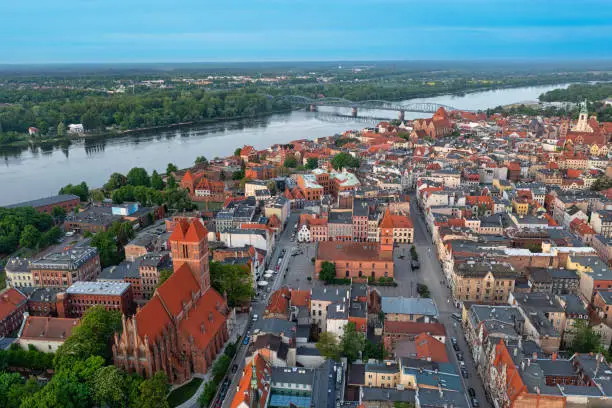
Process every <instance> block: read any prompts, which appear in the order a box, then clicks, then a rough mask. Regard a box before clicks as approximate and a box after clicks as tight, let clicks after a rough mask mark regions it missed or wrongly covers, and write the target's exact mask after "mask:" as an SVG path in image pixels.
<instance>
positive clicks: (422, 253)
mask: <svg viewBox="0 0 612 408" xmlns="http://www.w3.org/2000/svg"><path fill="white" fill-rule="evenodd" d="M410 212H411V217H412V221H413V223H414V244H415V247H416V249H417V253H418V255H419V261H420V263H421V268H420V269H419V270H417V272H416V273H415V274H416V275H417V276H418V278H417V279H418V281H419V282H420V283H424V284H425V285H427V286H428V288H429V291H430V293H431V297H432V298H433V299H434V301H435V302H436V305H437V306H438V310H439V312H440V317H439V321H440V323H442V324H443V325H444V327H445V328H446V335H447V342H446V349H447V353H448V356H449V360H450V362H452V363H454V364H455V365H456V366H457V372H458V373H459V363H458V361H457V355H456V353H455V351H454V350H453V348H452V345H451V342H450V337H455V338H456V339H457V344H458V345H459V348H460V349H461V351H462V352H463V356H464V359H465V366H466V368H467V370H468V373H469V378H468V379H467V380H466V379H464V378H463V377H461V378H462V382H463V386H464V388H465V391H466V393H467V389H468V387H471V388H473V389H474V390H475V391H476V398H477V399H478V401H479V402H480V406H481V407H490V406H491V405H490V404H489V402H488V401H487V398H486V397H485V392H484V388H483V386H482V381H481V380H480V378H479V377H478V373H477V371H476V367H475V366H474V360H473V359H472V355H471V353H470V349H469V347H468V345H467V343H466V341H465V336H464V334H463V327H462V326H461V323H459V322H457V321H455V320H454V319H453V318H452V317H451V315H452V314H453V313H460V312H461V311H460V309H457V308H455V305H454V304H453V302H452V300H451V298H452V296H451V293H450V290H449V289H448V288H447V287H446V285H445V284H442V283H440V281H441V279H444V277H443V274H442V267H441V266H440V262H439V260H438V258H437V255H436V249H435V246H434V245H433V243H432V240H431V234H430V233H429V231H428V230H427V228H426V226H425V221H424V219H423V216H422V214H421V212H420V210H419V207H418V204H417V201H416V199H415V197H414V196H413V197H412V200H411V203H410ZM409 256H410V254H409V253H408V257H409ZM403 273H408V272H407V271H406V272H404V271H399V274H400V276H396V279H397V280H398V283H400V286H402V282H404V278H403V277H402V276H401V274H403ZM410 273H412V272H410ZM398 287H399V286H398ZM404 287H405V284H404ZM405 288H406V287H405ZM406 289H408V288H406ZM404 293H408V292H407V291H406V292H404ZM459 374H460V373H459ZM466 398H467V394H466ZM468 405H469V406H471V403H470V402H469V401H468Z"/></svg>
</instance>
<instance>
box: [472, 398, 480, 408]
mask: <svg viewBox="0 0 612 408" xmlns="http://www.w3.org/2000/svg"><path fill="white" fill-rule="evenodd" d="M472 406H473V407H474V408H476V407H479V406H480V403H479V402H478V400H477V399H476V398H472Z"/></svg>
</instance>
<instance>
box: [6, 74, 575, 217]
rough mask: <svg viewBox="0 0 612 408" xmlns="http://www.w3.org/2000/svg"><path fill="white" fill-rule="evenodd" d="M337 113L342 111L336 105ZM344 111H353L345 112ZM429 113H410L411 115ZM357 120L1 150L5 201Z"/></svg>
mask: <svg viewBox="0 0 612 408" xmlns="http://www.w3.org/2000/svg"><path fill="white" fill-rule="evenodd" d="M566 86H567V85H551V86H534V87H524V88H513V89H500V90H494V91H486V92H475V93H470V94H465V95H462V96H454V95H442V96H437V97H432V98H419V99H413V100H410V102H424V101H425V102H435V103H440V104H444V105H449V106H453V107H455V108H458V109H467V110H477V109H487V108H492V107H495V106H498V105H506V104H511V103H515V102H523V101H533V100H537V98H538V96H539V95H540V94H541V93H543V92H546V91H549V90H551V89H555V88H561V87H566ZM334 111H336V112H338V110H334ZM339 113H347V112H346V111H345V110H340V111H339ZM360 113H363V114H364V115H370V116H376V117H389V118H390V119H393V118H397V113H395V112H390V111H374V112H360ZM428 116H430V115H428V114H416V113H409V112H406V118H407V119H414V118H418V117H428ZM364 126H365V125H364V124H360V123H356V122H350V121H349V122H330V121H327V120H321V119H319V118H317V117H316V116H315V115H314V114H312V113H309V112H303V111H296V112H292V113H287V114H279V115H272V116H269V117H266V118H259V119H249V120H239V121H229V122H223V123H216V124H210V125H204V126H194V127H190V128H185V129H170V130H167V129H164V130H157V131H152V132H149V133H139V134H133V135H126V136H124V137H117V138H109V139H104V140H90V141H81V142H74V143H71V144H70V145H69V146H65V147H49V148H47V149H42V148H38V149H31V150H24V151H18V150H13V151H11V150H6V151H3V150H1V149H0V156H1V159H2V160H3V164H2V165H0V205H7V204H12V203H16V202H20V201H25V200H32V199H36V198H40V197H46V196H50V195H54V194H57V192H58V190H59V189H60V187H62V186H64V185H66V184H68V183H80V182H81V181H85V182H87V184H88V185H89V186H90V187H99V186H101V185H102V184H104V183H105V182H106V181H107V180H108V177H109V175H110V174H111V173H113V172H120V173H124V174H125V173H126V172H127V171H128V170H129V169H130V168H132V167H135V166H138V167H144V168H146V169H147V170H148V171H149V172H151V171H153V170H158V171H165V169H166V166H167V164H168V163H170V162H172V163H175V164H176V165H177V166H178V167H179V168H182V167H183V168H184V167H187V166H189V165H191V164H193V162H194V160H195V158H196V157H198V156H206V157H207V158H209V159H212V158H214V157H216V156H219V157H222V156H227V155H229V154H231V153H232V152H233V151H234V150H235V148H236V147H239V146H243V145H244V144H250V145H253V146H255V147H256V148H260V149H261V148H265V147H268V146H270V145H273V144H275V143H286V142H289V141H291V140H296V139H305V138H308V139H314V138H317V137H323V136H329V135H333V134H335V133H341V132H343V131H345V130H347V129H359V128H362V127H364Z"/></svg>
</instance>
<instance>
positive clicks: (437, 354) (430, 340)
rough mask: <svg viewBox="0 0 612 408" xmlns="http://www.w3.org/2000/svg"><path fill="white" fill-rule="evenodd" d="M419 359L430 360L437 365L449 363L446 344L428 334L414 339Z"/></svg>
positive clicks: (422, 334)
mask: <svg viewBox="0 0 612 408" xmlns="http://www.w3.org/2000/svg"><path fill="white" fill-rule="evenodd" d="M414 342H415V346H416V352H417V358H419V359H421V360H424V359H428V360H429V359H430V360H431V361H435V362H436V363H448V354H446V346H445V345H444V343H442V342H440V341H438V340H436V339H435V338H434V337H432V336H430V335H429V334H427V333H421V334H419V335H417V336H416V337H415V338H414Z"/></svg>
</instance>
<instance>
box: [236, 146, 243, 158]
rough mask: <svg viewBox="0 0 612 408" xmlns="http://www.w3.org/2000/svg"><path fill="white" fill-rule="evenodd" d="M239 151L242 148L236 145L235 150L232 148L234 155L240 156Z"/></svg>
mask: <svg viewBox="0 0 612 408" xmlns="http://www.w3.org/2000/svg"><path fill="white" fill-rule="evenodd" d="M241 151H242V148H240V147H237V148H236V150H234V156H240V152H241Z"/></svg>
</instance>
